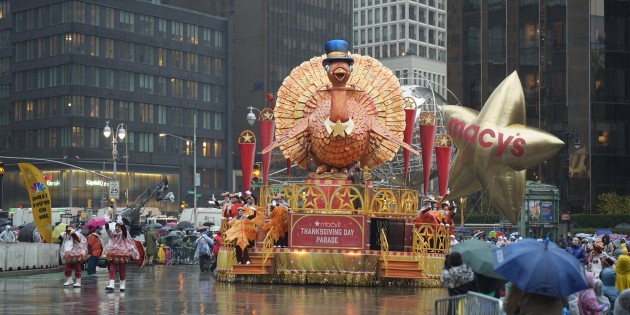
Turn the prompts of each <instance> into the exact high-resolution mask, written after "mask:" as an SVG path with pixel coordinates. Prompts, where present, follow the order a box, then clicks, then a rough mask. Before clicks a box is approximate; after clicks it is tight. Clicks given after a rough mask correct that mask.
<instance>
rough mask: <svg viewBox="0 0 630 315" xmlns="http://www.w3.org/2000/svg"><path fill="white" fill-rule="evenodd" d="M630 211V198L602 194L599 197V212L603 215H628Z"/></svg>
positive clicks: (614, 194) (615, 194)
mask: <svg viewBox="0 0 630 315" xmlns="http://www.w3.org/2000/svg"><path fill="white" fill-rule="evenodd" d="M628 209H630V196H620V195H618V194H617V193H614V192H611V193H601V194H599V196H597V211H598V212H599V213H601V214H626V213H628Z"/></svg>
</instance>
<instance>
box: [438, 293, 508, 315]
mask: <svg viewBox="0 0 630 315" xmlns="http://www.w3.org/2000/svg"><path fill="white" fill-rule="evenodd" d="M499 314H501V303H500V302H499V299H496V298H493V297H491V296H487V295H484V294H480V293H477V292H468V293H467V294H463V295H457V296H452V297H448V298H442V299H437V300H436V301H435V315H499Z"/></svg>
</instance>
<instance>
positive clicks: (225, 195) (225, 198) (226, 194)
mask: <svg viewBox="0 0 630 315" xmlns="http://www.w3.org/2000/svg"><path fill="white" fill-rule="evenodd" d="M221 197H223V200H221V201H219V200H217V198H215V197H214V195H212V201H214V205H215V206H217V207H219V208H221V209H223V207H224V206H225V204H227V203H228V202H230V192H229V191H226V192H224V193H222V194H221Z"/></svg>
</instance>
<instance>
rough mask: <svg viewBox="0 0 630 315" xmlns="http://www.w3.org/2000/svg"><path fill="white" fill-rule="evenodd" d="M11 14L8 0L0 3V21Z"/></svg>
mask: <svg viewBox="0 0 630 315" xmlns="http://www.w3.org/2000/svg"><path fill="white" fill-rule="evenodd" d="M10 14H11V12H10V11H9V0H2V1H0V20H2V19H4V18H7V17H8V16H9V15H10Z"/></svg>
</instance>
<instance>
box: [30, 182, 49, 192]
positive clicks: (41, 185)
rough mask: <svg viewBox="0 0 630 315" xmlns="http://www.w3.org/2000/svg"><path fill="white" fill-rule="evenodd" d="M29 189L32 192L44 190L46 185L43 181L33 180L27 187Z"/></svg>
mask: <svg viewBox="0 0 630 315" xmlns="http://www.w3.org/2000/svg"><path fill="white" fill-rule="evenodd" d="M29 189H30V190H31V192H32V193H37V192H40V191H45V190H46V185H44V183H40V182H34V183H33V184H32V185H31V187H29Z"/></svg>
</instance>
